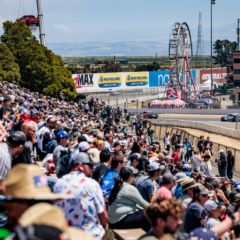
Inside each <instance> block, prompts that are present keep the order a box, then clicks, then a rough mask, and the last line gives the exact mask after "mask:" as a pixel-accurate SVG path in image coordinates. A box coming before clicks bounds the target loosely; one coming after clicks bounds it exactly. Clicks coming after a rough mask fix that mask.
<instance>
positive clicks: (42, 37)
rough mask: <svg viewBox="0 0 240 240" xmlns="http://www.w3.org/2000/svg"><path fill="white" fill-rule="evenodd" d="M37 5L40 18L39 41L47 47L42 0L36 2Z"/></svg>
mask: <svg viewBox="0 0 240 240" xmlns="http://www.w3.org/2000/svg"><path fill="white" fill-rule="evenodd" d="M36 3H37V12H38V18H39V39H40V43H41V44H42V45H45V33H44V29H43V13H42V6H41V0H36Z"/></svg>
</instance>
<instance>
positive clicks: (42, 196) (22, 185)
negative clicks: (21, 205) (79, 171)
mask: <svg viewBox="0 0 240 240" xmlns="http://www.w3.org/2000/svg"><path fill="white" fill-rule="evenodd" d="M5 188H6V191H5V196H6V197H5V200H13V199H33V200H57V199H63V198H64V196H63V195H60V194H54V193H52V192H51V190H50V188H49V187H48V180H47V176H45V175H44V174H43V172H42V170H41V168H40V167H38V166H37V165H28V164H17V165H16V166H14V167H13V168H12V169H11V170H10V172H9V174H8V176H7V179H6V181H5Z"/></svg>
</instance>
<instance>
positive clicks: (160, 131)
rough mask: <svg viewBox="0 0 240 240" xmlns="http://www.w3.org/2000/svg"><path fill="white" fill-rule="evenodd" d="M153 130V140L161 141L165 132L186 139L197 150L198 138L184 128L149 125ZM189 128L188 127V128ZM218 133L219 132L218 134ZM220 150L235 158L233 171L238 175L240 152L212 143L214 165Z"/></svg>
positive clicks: (239, 171)
mask: <svg viewBox="0 0 240 240" xmlns="http://www.w3.org/2000/svg"><path fill="white" fill-rule="evenodd" d="M151 125H152V128H153V130H154V131H155V133H154V134H155V136H154V137H155V139H159V140H163V138H164V135H165V133H166V132H169V134H170V136H171V135H172V134H173V133H175V134H177V135H181V136H182V139H184V138H188V139H189V141H190V142H191V143H192V145H193V146H194V148H195V149H197V143H198V141H199V137H197V136H194V135H192V134H190V133H189V132H187V131H186V130H185V129H184V128H177V127H174V126H167V125H165V126H164V125H158V124H156V123H153V122H152V123H151ZM188 128H190V126H188ZM218 133H219V132H218ZM220 149H224V150H225V151H227V150H228V149H230V150H232V153H233V155H234V156H235V166H234V171H235V172H236V174H240V150H239V149H236V148H229V147H226V146H224V145H221V144H219V143H216V142H213V157H212V163H213V164H214V165H215V164H216V163H215V162H214V160H215V159H216V158H217V154H218V152H219V150H220Z"/></svg>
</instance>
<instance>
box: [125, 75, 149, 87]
mask: <svg viewBox="0 0 240 240" xmlns="http://www.w3.org/2000/svg"><path fill="white" fill-rule="evenodd" d="M148 82H149V73H148V72H129V73H126V75H125V84H126V86H127V87H138V86H145V87H147V86H148Z"/></svg>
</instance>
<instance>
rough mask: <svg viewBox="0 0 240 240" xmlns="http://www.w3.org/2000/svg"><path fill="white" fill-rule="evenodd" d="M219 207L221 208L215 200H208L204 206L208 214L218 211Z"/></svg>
mask: <svg viewBox="0 0 240 240" xmlns="http://www.w3.org/2000/svg"><path fill="white" fill-rule="evenodd" d="M219 206H220V205H219V203H218V202H217V201H214V200H207V201H206V202H205V204H204V208H205V209H206V210H207V211H208V212H210V211H212V210H215V209H217V208H218V207H219Z"/></svg>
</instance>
